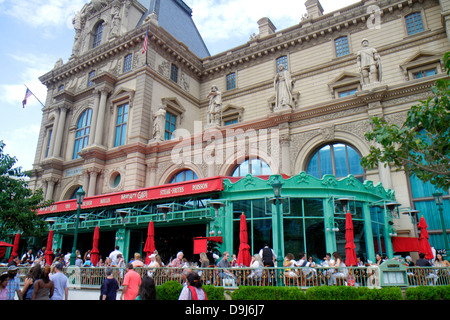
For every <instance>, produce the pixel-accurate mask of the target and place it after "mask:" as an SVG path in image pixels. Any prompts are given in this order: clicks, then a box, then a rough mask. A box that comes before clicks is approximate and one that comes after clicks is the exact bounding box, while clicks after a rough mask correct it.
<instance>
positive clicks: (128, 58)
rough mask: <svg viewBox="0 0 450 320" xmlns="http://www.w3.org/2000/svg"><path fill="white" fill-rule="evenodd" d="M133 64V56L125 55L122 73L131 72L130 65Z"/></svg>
mask: <svg viewBox="0 0 450 320" xmlns="http://www.w3.org/2000/svg"><path fill="white" fill-rule="evenodd" d="M132 62H133V54H132V53H130V54H127V55H126V56H125V58H124V59H123V72H127V71H130V70H131V63H132Z"/></svg>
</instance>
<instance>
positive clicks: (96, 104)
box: [89, 90, 100, 145]
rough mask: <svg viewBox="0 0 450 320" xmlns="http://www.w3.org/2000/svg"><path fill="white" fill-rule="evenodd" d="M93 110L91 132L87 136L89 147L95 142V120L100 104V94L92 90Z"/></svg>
mask: <svg viewBox="0 0 450 320" xmlns="http://www.w3.org/2000/svg"><path fill="white" fill-rule="evenodd" d="M94 97H95V98H94V99H95V101H94V109H93V110H92V119H91V132H90V134H89V145H93V144H94V142H95V133H96V131H97V130H96V129H97V119H98V108H99V104H100V93H99V91H98V90H94Z"/></svg>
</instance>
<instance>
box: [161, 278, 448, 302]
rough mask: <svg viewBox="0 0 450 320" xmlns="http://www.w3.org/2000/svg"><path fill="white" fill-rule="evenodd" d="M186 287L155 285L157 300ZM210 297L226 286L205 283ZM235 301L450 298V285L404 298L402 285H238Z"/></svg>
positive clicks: (410, 292) (415, 291) (410, 290)
mask: <svg viewBox="0 0 450 320" xmlns="http://www.w3.org/2000/svg"><path fill="white" fill-rule="evenodd" d="M182 289H183V286H182V285H181V284H180V283H178V282H176V281H168V282H166V283H164V284H163V285H161V286H157V287H156V292H157V294H158V300H178V297H179V296H180V293H181V290H182ZM203 289H205V292H206V294H207V296H208V300H224V299H225V295H224V288H223V287H214V286H203ZM231 298H232V299H233V300H450V285H449V286H435V287H428V286H426V287H425V286H424V287H410V288H407V289H406V291H405V295H404V297H403V294H402V291H401V289H400V288H399V287H387V288H382V289H369V288H365V287H360V288H355V287H346V286H322V287H311V288H308V289H307V290H306V291H303V290H301V289H299V288H296V287H251V286H249V287H245V286H243V287H239V289H238V290H235V291H234V292H233V293H232V294H231Z"/></svg>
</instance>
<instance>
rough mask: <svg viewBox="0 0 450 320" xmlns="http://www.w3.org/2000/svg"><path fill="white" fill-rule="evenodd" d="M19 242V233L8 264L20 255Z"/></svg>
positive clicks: (15, 238)
mask: <svg viewBox="0 0 450 320" xmlns="http://www.w3.org/2000/svg"><path fill="white" fill-rule="evenodd" d="M19 241H20V233H19V232H17V233H16V236H15V237H14V244H13V248H12V252H11V257H9V261H8V262H11V261H12V259H13V258H14V256H18V255H19Z"/></svg>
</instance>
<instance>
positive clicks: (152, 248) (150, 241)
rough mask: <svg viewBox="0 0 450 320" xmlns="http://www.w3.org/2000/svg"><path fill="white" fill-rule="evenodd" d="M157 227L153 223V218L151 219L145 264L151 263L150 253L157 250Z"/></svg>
mask: <svg viewBox="0 0 450 320" xmlns="http://www.w3.org/2000/svg"><path fill="white" fill-rule="evenodd" d="M155 249H156V248H155V227H154V225H153V220H150V223H149V224H148V229H147V240H146V241H145V246H144V252H146V253H147V257H146V258H145V264H147V265H148V264H150V255H151V254H152V253H153V252H155Z"/></svg>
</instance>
